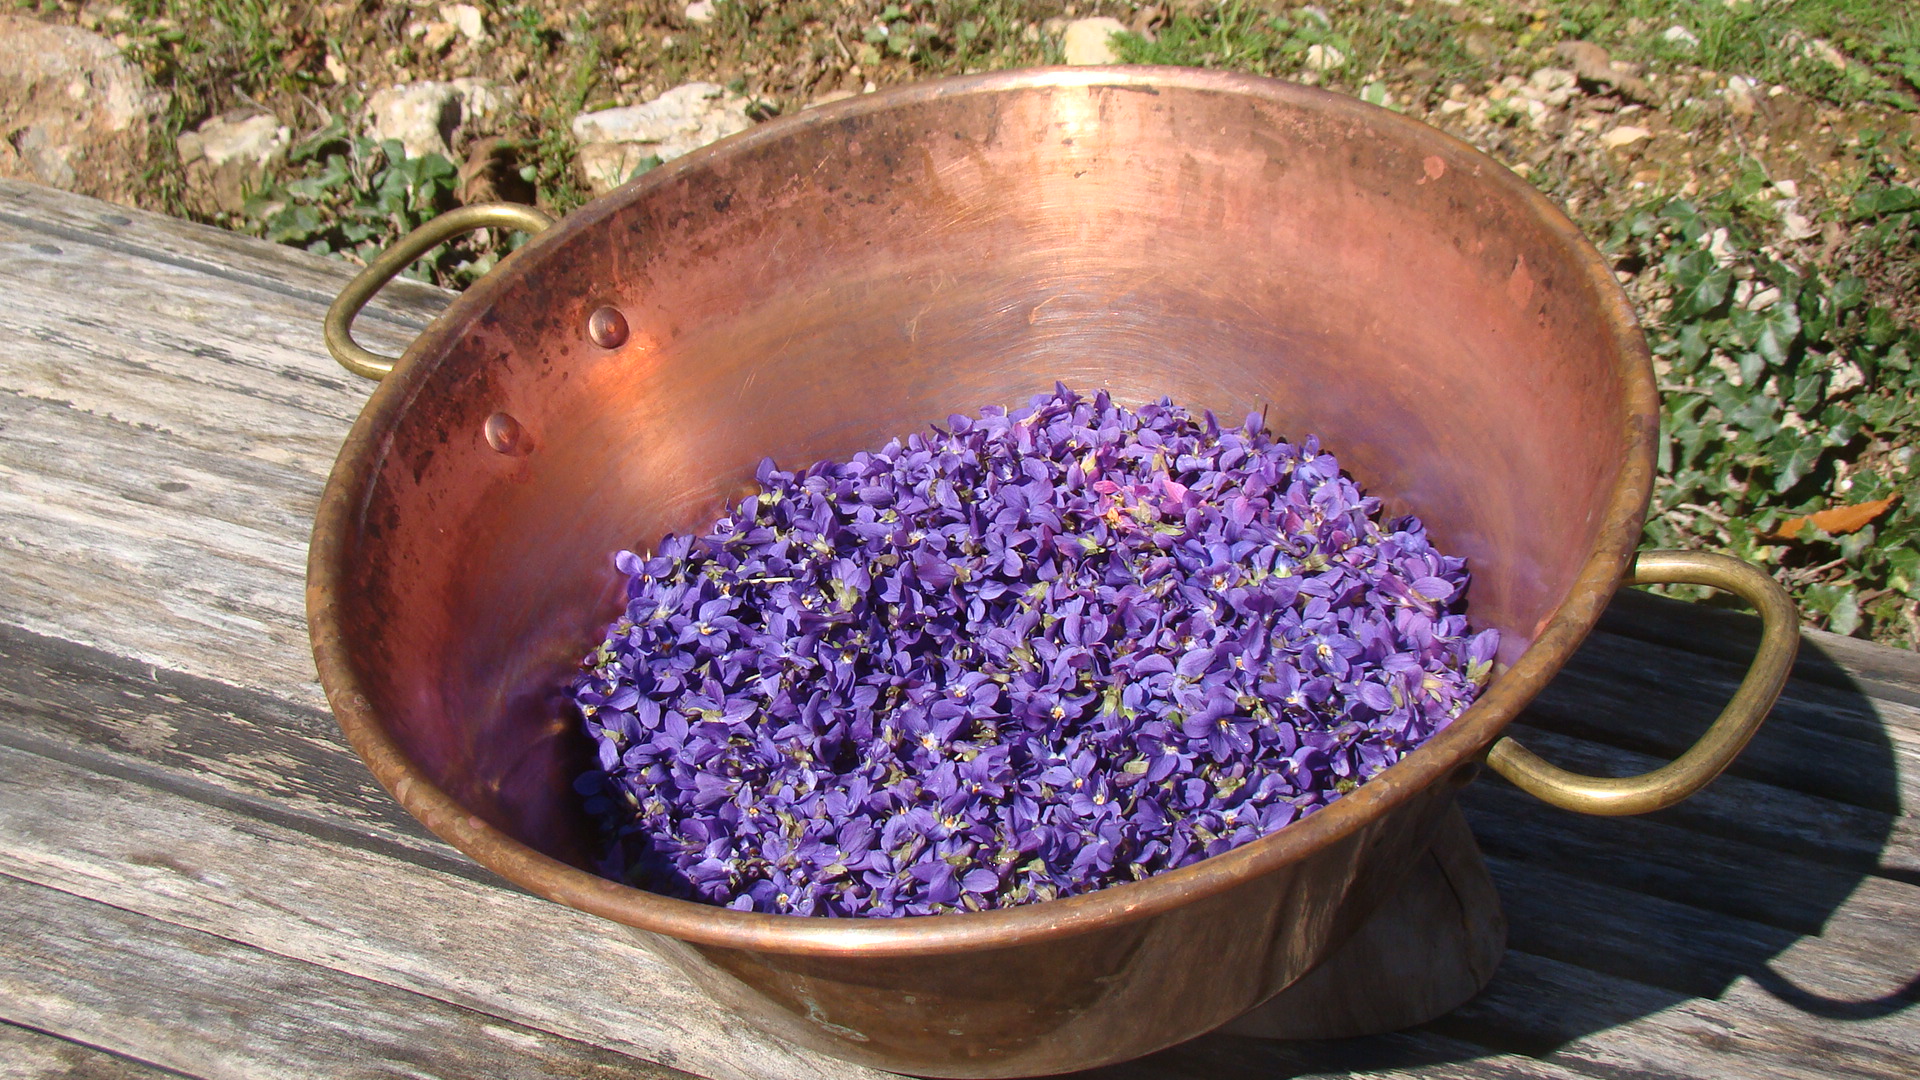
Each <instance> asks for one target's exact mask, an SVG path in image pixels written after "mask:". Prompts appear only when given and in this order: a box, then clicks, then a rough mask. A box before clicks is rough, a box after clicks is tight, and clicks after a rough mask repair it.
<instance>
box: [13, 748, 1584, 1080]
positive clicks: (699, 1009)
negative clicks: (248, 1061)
mask: <svg viewBox="0 0 1920 1080" xmlns="http://www.w3.org/2000/svg"><path fill="white" fill-rule="evenodd" d="M0 836H5V837H7V838H8V839H7V843H6V844H5V845H3V846H0V874H6V875H11V876H13V877H16V878H19V879H21V880H23V881H30V882H33V883H35V884H40V885H45V886H48V887H50V888H55V889H59V890H62V891H65V892H72V893H76V894H84V895H87V896H89V897H93V898H95V899H98V900H100V901H102V902H105V903H108V904H111V905H113V906H115V907H117V908H124V909H126V910H127V911H130V912H135V913H138V914H140V915H144V916H148V917H150V918H153V919H157V920H162V921H164V922H166V923H168V924H174V925H180V926H185V927H190V928H192V929H195V930H200V931H205V932H208V933H211V934H215V935H218V936H219V937H221V938H224V939H228V940H232V941H237V942H241V943H245V944H249V945H253V946H256V947H259V948H263V949H267V950H270V951H272V952H275V953H279V954H281V955H284V956H288V957H291V958H294V959H298V960H302V961H305V962H308V963H311V964H315V965H317V966H321V967H325V968H327V969H330V970H335V971H341V972H346V973H349V974H352V975H356V976H359V977H361V978H365V979H370V980H374V981H377V982H380V983H384V984H390V985H393V986H398V987H402V988H405V989H408V990H411V991H414V992H417V993H421V994H425V995H428V996H431V997H433V998H435V999H437V1000H442V1001H448V1002H452V1003H454V1004H456V1005H459V1006H462V1007H464V1008H468V1009H472V1010H475V1011H478V1012H482V1013H486V1014H488V1015H492V1016H498V1017H502V1018H504V1019H507V1020H510V1021H513V1022H516V1023H519V1024H522V1025H525V1026H527V1027H530V1028H534V1029H537V1030H541V1031H550V1032H554V1033H556V1034H559V1035H562V1036H565V1037H567V1038H570V1039H576V1040H579V1041H582V1042H586V1043H590V1044H592V1045H596V1046H601V1047H606V1048H609V1049H612V1050H617V1051H621V1052H625V1053H632V1054H636V1055H637V1056H641V1057H647V1058H654V1059H659V1058H662V1057H665V1058H667V1059H670V1060H672V1061H673V1062H674V1063H675V1064H677V1065H680V1066H682V1067H686V1068H690V1069H694V1070H695V1071H697V1072H699V1073H701V1074H703V1075H711V1076H716V1077H731V1076H746V1077H768V1078H774V1077H783V1076H833V1077H848V1078H855V1077H860V1076H872V1075H879V1074H872V1073H868V1072H866V1071H865V1070H860V1069H856V1068H854V1067H852V1066H847V1065H843V1064H840V1063H837V1062H825V1061H821V1060H820V1059H817V1058H812V1057H811V1056H810V1055H804V1054H800V1053H798V1052H793V1051H788V1050H786V1049H785V1048H782V1047H780V1046H778V1045H777V1044H772V1043H770V1042H768V1041H767V1040H765V1038H764V1037H762V1036H759V1035H757V1033H755V1032H753V1031H752V1030H751V1029H747V1028H744V1027H742V1026H741V1025H740V1024H738V1023H737V1022H735V1021H730V1020H728V1019H726V1018H724V1017H720V1016H715V1015H714V1014H713V1013H712V1010H711V1009H710V1008H709V1007H708V1006H707V1003H706V1000H705V998H704V997H702V996H701V995H700V994H699V993H698V992H697V991H695V990H693V989H692V988H691V987H689V986H687V985H686V984H685V983H684V981H683V980H682V979H681V978H680V976H678V975H677V974H676V973H675V972H674V971H672V970H671V969H670V968H667V967H665V966H664V965H662V964H661V963H660V962H658V961H657V960H655V959H654V958H653V957H652V956H651V955H650V954H648V953H647V952H646V951H645V950H644V949H643V948H642V947H640V946H639V945H638V944H637V943H636V942H635V941H633V940H632V939H630V938H629V937H627V936H626V935H625V934H624V933H621V932H619V931H618V930H617V929H616V928H614V927H611V926H609V925H608V924H606V923H604V922H601V921H600V920H596V919H592V918H590V917H588V916H584V915H581V914H579V913H577V912H573V911H570V910H568V909H566V908H562V907H559V906H557V905H554V904H550V903H547V902H546V901H543V900H539V899H537V898H534V897H530V896H526V895H523V894H519V893H515V892H511V891H509V890H505V889H499V888H484V887H477V886H475V885H474V884H473V883H472V882H467V881H462V880H454V879H450V878H449V877H448V876H447V875H444V874H441V873H437V872H433V871H429V870H425V869H423V868H420V867H417V866H412V865H409V864H406V863H403V862H399V861H397V860H394V859H391V858H389V857H386V856H383V855H377V854H371V853H368V852H364V851H359V850H355V849H353V848H350V847H347V846H346V845H340V844H333V843H329V842H327V841H323V840H319V839H316V838H315V837H313V836H311V835H308V834H305V833H302V832H299V831H298V830H295V829H289V828H284V827H281V826H276V825H271V824H268V823H264V822H260V821H257V820H253V819H250V818H248V817H247V816H245V815H244V814H241V813H237V812H232V811H224V810H221V809H219V808H215V807H208V806H205V805H202V804H198V803H195V802H194V801H193V800H191V799H190V798H187V797H185V796H181V795H175V794H172V793H168V792H165V791H158V790H153V789H146V788H144V787H142V786H141V785H139V784H137V783H135V782H132V781H125V780H117V779H113V778H106V777H101V776H100V775H99V774H97V773H93V772H90V771H88V770H86V769H84V768H78V767H74V766H70V765H66V764H64V763H61V762H57V761H51V760H47V759H42V758H38V757H36V756H35V755H32V754H27V753H21V752H19V751H13V750H6V749H0ZM609 987H625V988H631V990H630V992H629V993H627V994H625V995H622V994H617V993H616V994H612V995H609V994H608V992H607V988H609ZM1409 1040H1411V1041H1409ZM1419 1044H1420V1040H1419V1039H1418V1038H1417V1037H1413V1036H1405V1037H1402V1038H1401V1039H1400V1041H1399V1042H1398V1043H1396V1044H1395V1045H1397V1046H1399V1047H1400V1048H1401V1052H1404V1053H1407V1054H1415V1055H1416V1056H1418V1057H1420V1058H1422V1059H1423V1060H1426V1059H1431V1060H1436V1061H1444V1060H1446V1059H1449V1058H1458V1059H1459V1060H1458V1061H1456V1062H1455V1063H1454V1065H1453V1066H1450V1067H1449V1068H1448V1069H1444V1070H1442V1071H1441V1072H1439V1073H1438V1074H1436V1075H1439V1076H1445V1077H1461V1078H1466V1077H1482V1076H1486V1077H1497V1076H1506V1075H1512V1074H1513V1069H1514V1067H1515V1063H1513V1062H1503V1061H1500V1060H1497V1056H1496V1060H1493V1061H1484V1060H1481V1059H1482V1058H1485V1057H1486V1056H1487V1055H1486V1051H1485V1050H1483V1049H1481V1048H1477V1047H1473V1046H1470V1045H1469V1044H1466V1043H1462V1042H1458V1041H1455V1040H1445V1041H1442V1042H1437V1043H1435V1044H1434V1045H1430V1046H1424V1047H1422V1046H1420V1045H1419ZM1255 1050H1258V1051H1259V1052H1258V1053H1255ZM1326 1051H1327V1048H1325V1047H1323V1046H1322V1045H1321V1044H1289V1043H1271V1042H1258V1043H1255V1044H1252V1045H1251V1046H1243V1047H1241V1048H1240V1050H1238V1051H1237V1052H1236V1055H1235V1056H1237V1057H1238V1058H1240V1059H1243V1060H1244V1061H1245V1062H1246V1069H1247V1071H1244V1072H1239V1073H1221V1072H1218V1071H1215V1070H1214V1069H1213V1067H1212V1066H1211V1065H1208V1064H1207V1063H1209V1062H1213V1063H1215V1064H1217V1063H1218V1061H1219V1058H1218V1056H1217V1055H1213V1054H1211V1053H1210V1052H1208V1051H1205V1050H1204V1049H1203V1048H1197V1047H1187V1048H1184V1049H1183V1050H1182V1051H1181V1052H1178V1053H1175V1052H1169V1053H1167V1054H1164V1055H1158V1056H1156V1057H1155V1058H1151V1059H1148V1061H1146V1062H1144V1063H1141V1064H1138V1065H1135V1066H1131V1067H1129V1071H1128V1072H1127V1074H1126V1075H1129V1076H1135V1077H1142V1078H1145V1077H1153V1078H1155V1080H1174V1078H1193V1080H1199V1078H1203V1077H1204V1078H1214V1077H1228V1076H1236V1075H1238V1076H1249V1077H1251V1076H1267V1075H1273V1074H1274V1072H1275V1071H1276V1069H1277V1068H1278V1067H1279V1066H1281V1065H1285V1066H1287V1069H1288V1071H1290V1072H1292V1071H1302V1070H1305V1071H1325V1070H1326V1069H1327V1068H1328V1067H1329V1063H1328V1062H1327V1061H1326V1060H1324V1055H1325V1053H1326ZM1331 1052H1332V1053H1333V1054H1335V1055H1336V1056H1337V1057H1338V1058H1339V1059H1343V1060H1349V1061H1351V1060H1358V1059H1360V1058H1364V1057H1366V1056H1368V1054H1372V1053H1377V1052H1378V1051H1377V1048H1376V1049H1374V1050H1365V1049H1362V1050H1358V1051H1356V1050H1355V1049H1353V1048H1350V1047H1342V1046H1338V1045H1335V1046H1332V1047H1331ZM1102 1075H1105V1074H1102ZM1389 1075H1391V1074H1389ZM1422 1075H1426V1074H1424V1073H1423V1074H1422ZM1545 1075H1553V1074H1552V1073H1548V1074H1545Z"/></svg>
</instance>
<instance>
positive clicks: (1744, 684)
mask: <svg viewBox="0 0 1920 1080" xmlns="http://www.w3.org/2000/svg"><path fill="white" fill-rule="evenodd" d="M1626 584H1628V585H1654V584H1667V585H1670V584H1687V585H1706V586H1709V587H1711V588H1715V589H1721V590H1724V591H1726V592H1731V593H1736V594H1738V595H1739V596H1740V597H1741V598H1742V599H1744V600H1746V601H1747V603H1749V604H1752V605H1753V606H1754V608H1755V610H1757V611H1759V613H1760V624H1761V630H1760V648H1759V650H1758V651H1757V652H1756V653H1755V654H1754V658H1753V664H1752V666H1751V667H1749V668H1748V669H1747V677H1746V678H1745V679H1742V680H1741V681H1740V688H1739V689H1738V690H1736V691H1734V694H1733V700H1732V701H1729V702H1728V703H1727V707H1726V709H1725V710H1723V711H1722V712H1721V713H1720V717H1719V719H1717V720H1715V721H1714V722H1713V725H1712V726H1711V727H1709V728H1707V732H1706V734H1704V735H1702V736H1700V741H1698V742H1696V743H1694V744H1693V745H1692V746H1691V747H1689V748H1688V749H1687V752H1686V753H1684V754H1681V755H1680V756H1679V757H1677V758H1675V759H1673V760H1672V761H1670V762H1668V763H1667V764H1665V765H1662V766H1660V767H1659V768H1657V769H1655V770H1653V771H1652V772H1649V773H1642V774H1641V775H1639V776H1622V777H1608V776H1582V775H1580V774H1579V773H1571V772H1568V771H1566V770H1565V769H1562V768H1559V767H1558V766H1555V765H1549V764H1548V763H1547V762H1546V761H1544V760H1542V759H1541V758H1540V757H1539V756H1538V755H1536V754H1534V753H1533V751H1531V750H1528V749H1527V748H1526V747H1524V746H1521V745H1520V744H1519V743H1517V742H1515V741H1514V740H1512V739H1508V738H1503V739H1501V740H1500V741H1498V742H1496V743H1494V744H1493V746H1492V748H1491V749H1489V750H1488V751H1487V764H1488V765H1490V766H1492V767H1493V770H1494V771H1495V772H1497V773H1499V774H1500V775H1501V776H1504V777H1506V778H1507V779H1508V780H1510V781H1512V782H1513V784H1514V786H1516V787H1518V788H1520V789H1521V790H1523V791H1526V792H1527V793H1529V794H1531V795H1533V796H1535V797H1536V798H1538V799H1540V800H1541V801H1543V802H1548V803H1551V804H1553V805H1554V806H1558V807H1560V808H1562V809H1564V810H1577V811H1579V812H1580V813H1583V814H1644V813H1647V812H1649V811H1652V810H1659V809H1661V808H1663V807H1668V806H1672V805H1673V804H1674V803H1677V802H1679V801H1680V800H1682V799H1684V798H1686V797H1687V796H1689V795H1692V794H1693V793H1694V792H1696V791H1699V790H1700V789H1701V788H1703V787H1706V786H1707V783H1708V782H1709V781H1711V780H1712V779H1713V778H1714V777H1716V776H1718V775H1720V771H1721V770H1722V769H1725V768H1726V767H1727V766H1728V765H1730V764H1732V763H1733V759H1734V758H1736V757H1738V756H1739V755H1740V751H1741V750H1743V749H1745V748H1746V745H1747V741H1748V740H1750V739H1752V738H1753V733H1754V732H1755V731H1757V730H1759V728H1760V721H1762V720H1764V719H1766V716H1767V711H1768V710H1769V709H1771V708H1773V702H1774V699H1775V698H1778V697H1779V696H1780V688H1781V687H1783V686H1785V685H1786V682H1787V674H1788V673H1789V672H1790V671H1792V670H1793V658H1794V655H1795V654H1796V653H1798V652H1799V650H1800V614H1799V612H1798V611H1796V610H1794V606H1793V601H1792V600H1790V599H1788V598H1787V592H1786V590H1785V589H1782V588H1781V587H1780V584H1779V583H1778V582H1776V581H1774V580H1773V579H1772V578H1771V577H1768V576H1767V575H1766V574H1765V573H1764V572H1763V571H1761V570H1760V569H1759V568H1758V567H1755V566H1753V565H1751V564H1748V563H1744V562H1741V561H1740V560H1739V559H1734V558H1730V557H1728V556H1726V555H1715V554H1711V553H1709V552H1703V551H1643V552H1641V553H1640V554H1638V555H1636V556H1635V557H1634V560H1633V569H1632V570H1631V571H1629V572H1628V574H1627V579H1626Z"/></svg>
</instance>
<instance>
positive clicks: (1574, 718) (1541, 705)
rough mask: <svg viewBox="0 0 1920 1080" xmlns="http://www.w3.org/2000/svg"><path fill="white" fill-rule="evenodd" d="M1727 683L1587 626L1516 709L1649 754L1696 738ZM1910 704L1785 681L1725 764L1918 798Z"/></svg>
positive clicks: (1726, 674) (1876, 799)
mask: <svg viewBox="0 0 1920 1080" xmlns="http://www.w3.org/2000/svg"><path fill="white" fill-rule="evenodd" d="M1737 681H1738V676H1737V672H1736V671H1735V670H1734V665H1732V664H1728V663H1726V662H1724V661H1718V660H1714V659H1712V658H1710V657H1698V656H1687V654H1678V656H1676V655H1674V654H1665V655H1663V654H1662V652H1661V650H1660V649H1659V648H1658V647H1656V646H1652V645H1648V644H1646V643H1643V642H1632V641H1629V640H1627V639H1623V638H1620V637H1617V636H1615V635H1612V634H1605V633H1596V634H1593V635H1591V636H1590V637H1589V638H1588V639H1587V641H1586V642H1585V643H1584V644H1582V645H1581V647H1580V652H1579V653H1578V654H1577V659H1576V661H1574V662H1570V663H1569V664H1568V665H1567V666H1566V667H1565V668H1563V669H1562V670H1561V672H1560V673H1559V674H1558V675H1557V676H1555V678H1554V680H1553V682H1552V683H1551V684H1550V685H1549V686H1548V687H1547V688H1546V690H1544V691H1543V692H1542V693H1541V694H1540V696H1539V697H1538V698H1536V699H1535V700H1534V702H1533V704H1532V705H1530V706H1528V709H1527V713H1526V716H1527V722H1528V723H1529V724H1533V725H1535V726H1538V727H1545V728H1549V729H1551V730H1554V731H1560V732H1564V733H1566V734H1570V735H1577V736H1580V737H1581V738H1585V739H1588V740H1591V741H1595V742H1604V743H1608V744H1610V745H1614V746H1620V747H1622V748H1625V749H1629V750H1634V751H1637V752H1640V753H1644V754H1650V755H1652V756H1655V757H1662V758H1672V757H1674V756H1676V755H1678V754H1679V753H1680V752H1681V751H1683V750H1685V749H1686V748H1687V747H1688V746H1691V745H1692V744H1693V741H1694V740H1695V739H1697V738H1699V735H1700V733H1701V732H1702V731H1704V730H1705V729H1706V726H1707V724H1708V723H1710V722H1711V721H1712V720H1713V718H1714V717H1715V716H1717V715H1718V714H1719V711H1720V708H1721V706H1722V705H1724V703H1725V702H1726V700H1727V698H1728V697H1730V696H1732V692H1733V687H1734V685H1735V684H1736V683H1737ZM1914 714H1915V710H1914V708H1913V707H1912V706H1908V705H1903V704H1901V703H1899V702H1890V701H1880V700H1876V699H1871V698H1863V697H1861V696H1859V695H1855V694H1846V693H1843V692H1840V691H1836V690H1833V689H1831V688H1828V687H1822V686H1818V685H1813V686H1808V685H1804V684H1795V683H1789V684H1788V687H1787V690H1786V692H1785V693H1783V694H1782V695H1781V698H1780V701H1779V703H1778V704H1777V705H1776V706H1775V707H1774V711H1773V713H1772V715H1770V716H1769V717H1768V719H1767V721H1766V723H1765V725H1764V726H1763V728H1762V729H1761V734H1760V735H1759V736H1758V737H1756V738H1755V739H1754V741H1753V742H1752V743H1751V744H1749V745H1748V747H1747V749H1746V750H1745V751H1743V752H1742V753H1741V755H1740V757H1739V758H1738V759H1736V760H1735V762H1734V763H1733V765H1732V766H1731V767H1730V768H1729V769H1728V770H1727V771H1728V772H1729V773H1731V774H1733V775H1735V776H1744V777H1748V778H1751V779H1755V780H1762V781H1765V782H1767V783H1769V784H1773V785H1775V786H1778V787H1783V788H1788V789H1790V790H1794V791H1804V792H1807V793H1809V794H1813V795H1819V796H1821V797H1822V798H1827V799H1832V800H1834V801H1835V802H1842V803H1848V804H1851V805H1854V806H1860V807H1865V808H1867V809H1870V810H1879V811H1882V812H1885V813H1888V814H1906V815H1912V814H1914V813H1915V812H1916V808H1920V724H1916V722H1915V719H1914Z"/></svg>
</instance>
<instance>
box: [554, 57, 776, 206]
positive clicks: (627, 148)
mask: <svg viewBox="0 0 1920 1080" xmlns="http://www.w3.org/2000/svg"><path fill="white" fill-rule="evenodd" d="M752 126H753V120H752V118H751V117H749V116H748V115H747V99H746V98H744V97H742V96H741V95H739V94H735V93H732V92H730V91H728V90H727V89H726V88H725V87H723V86H720V85H718V84H715V83H705V82H693V83H686V84H684V85H681V86H676V87H674V88H673V89H671V90H669V91H667V92H666V93H664V94H661V95H660V96H659V97H657V98H654V99H653V100H652V101H649V102H646V103H645V104H641V105H626V106H622V107H620V108H615V109H602V110H600V111H599V112H586V113H581V114H580V115H578V116H576V117H574V118H573V137H574V138H575V139H577V140H579V142H580V151H579V153H578V154H577V155H576V156H575V159H574V165H575V167H576V168H577V169H578V170H579V172H580V178H581V179H582V180H583V181H585V182H586V184H587V186H588V188H590V189H591V190H592V191H593V192H594V194H596V195H598V194H602V193H604V192H608V191H612V190H613V189H614V188H616V187H619V186H620V185H621V184H623V183H626V181H627V177H628V176H630V175H632V173H633V170H634V169H635V168H637V167H638V166H639V165H640V163H641V162H643V161H645V160H646V159H647V158H650V157H657V158H659V159H660V160H661V161H663V162H666V161H672V160H673V159H674V158H677V157H680V156H681V155H683V154H688V153H692V152H693V151H695V150H698V149H700V148H701V147H703V146H705V145H707V144H708V143H711V142H715V141H717V140H720V139H724V138H726V137H727V136H728V135H732V134H734V133H735V132H739V131H745V130H746V129H748V128H750V127H752Z"/></svg>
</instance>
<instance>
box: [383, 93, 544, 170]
mask: <svg viewBox="0 0 1920 1080" xmlns="http://www.w3.org/2000/svg"><path fill="white" fill-rule="evenodd" d="M509 104H511V95H510V94H509V92H508V91H506V90H503V89H501V88H499V87H496V86H494V85H492V84H491V83H488V82H486V81H485V80H482V79H455V80H453V81H452V82H416V83H402V84H401V85H399V86H389V87H387V88H386V89H385V90H381V91H379V92H378V93H376V94H374V95H373V96H372V97H370V98H368V99H367V133H368V134H369V135H371V136H373V138H375V139H398V140H400V145H401V146H402V147H403V148H405V150H406V152H407V156H408V157H424V156H426V155H427V154H439V155H440V156H441V157H444V158H449V159H451V158H452V157H453V137H454V133H455V132H456V131H458V130H459V129H460V128H461V127H462V126H464V125H466V124H468V123H469V122H471V121H474V120H483V119H486V118H487V117H488V116H491V115H492V114H494V113H497V112H499V111H500V110H502V109H504V108H505V107H507V106H508V105H509Z"/></svg>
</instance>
